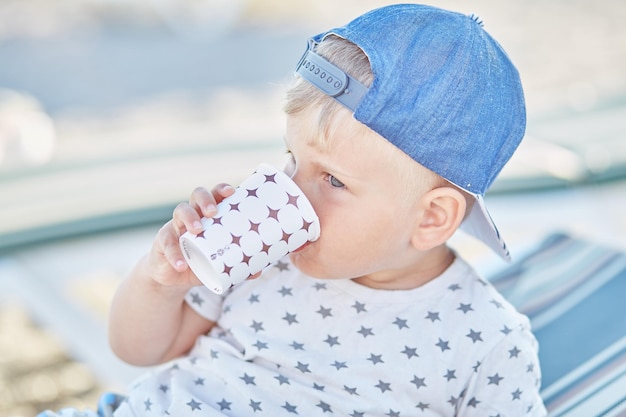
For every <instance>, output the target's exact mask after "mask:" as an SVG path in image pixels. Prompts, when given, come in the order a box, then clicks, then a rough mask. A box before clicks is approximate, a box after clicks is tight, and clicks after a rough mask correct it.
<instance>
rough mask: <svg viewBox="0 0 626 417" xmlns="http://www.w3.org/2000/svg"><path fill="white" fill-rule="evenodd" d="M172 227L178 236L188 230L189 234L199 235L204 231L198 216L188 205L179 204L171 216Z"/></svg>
mask: <svg viewBox="0 0 626 417" xmlns="http://www.w3.org/2000/svg"><path fill="white" fill-rule="evenodd" d="M172 226H173V228H174V230H175V231H176V233H177V234H178V236H180V235H182V234H183V233H185V232H186V231H187V230H189V231H190V232H191V233H196V234H197V233H200V232H201V231H202V230H204V228H203V226H202V222H201V221H200V214H198V212H197V211H196V209H194V208H193V207H192V206H190V205H189V204H188V203H180V204H179V205H177V206H176V208H175V209H174V213H173V214H172Z"/></svg>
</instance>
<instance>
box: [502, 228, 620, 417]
mask: <svg viewBox="0 0 626 417" xmlns="http://www.w3.org/2000/svg"><path fill="white" fill-rule="evenodd" d="M490 281H491V282H493V283H494V285H495V286H496V287H497V288H498V289H499V290H500V291H501V292H502V294H503V295H504V296H505V297H507V299H508V300H510V301H511V302H512V303H513V304H514V305H515V306H516V307H517V308H518V309H519V310H520V311H521V312H523V313H525V314H527V315H528V316H529V318H530V320H531V322H532V324H533V330H534V332H535V335H536V336H537V339H538V340H539V359H540V361H541V366H542V371H543V391H542V395H543V398H544V401H545V404H546V407H547V409H548V411H549V415H550V416H551V417H561V416H563V417H565V416H566V417H593V416H626V254H625V253H622V252H619V251H617V250H613V249H610V248H606V247H602V246H599V245H596V244H594V243H591V242H587V241H584V240H580V239H575V238H572V237H570V236H567V235H564V234H554V235H551V236H549V237H547V238H546V239H545V240H544V241H543V242H542V243H541V244H540V245H539V246H537V247H536V248H535V249H533V250H532V251H531V252H530V253H528V254H527V255H526V256H525V257H524V258H523V259H521V260H520V261H518V262H516V263H514V264H513V265H511V266H510V267H508V268H506V269H505V270H503V271H501V272H499V273H497V274H495V275H493V276H492V277H490Z"/></svg>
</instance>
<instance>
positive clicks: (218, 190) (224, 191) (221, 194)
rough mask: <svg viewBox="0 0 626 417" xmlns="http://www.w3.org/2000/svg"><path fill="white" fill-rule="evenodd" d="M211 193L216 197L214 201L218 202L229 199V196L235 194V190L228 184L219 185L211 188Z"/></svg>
mask: <svg viewBox="0 0 626 417" xmlns="http://www.w3.org/2000/svg"><path fill="white" fill-rule="evenodd" d="M211 192H212V193H213V195H214V196H216V197H215V198H216V200H217V201H218V202H220V201H222V200H223V199H225V198H226V197H230V196H231V195H233V193H234V192H235V189H234V188H233V187H232V186H231V185H229V184H226V183H221V184H217V185H216V186H215V187H213V189H212V190H211Z"/></svg>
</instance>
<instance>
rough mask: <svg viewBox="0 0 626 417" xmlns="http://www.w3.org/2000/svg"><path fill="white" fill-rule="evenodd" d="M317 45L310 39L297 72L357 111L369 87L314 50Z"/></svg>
mask: <svg viewBox="0 0 626 417" xmlns="http://www.w3.org/2000/svg"><path fill="white" fill-rule="evenodd" d="M316 45H317V43H316V42H315V41H314V40H313V39H309V43H308V45H307V50H306V51H305V52H304V55H302V58H300V62H298V66H297V67H296V73H297V74H299V75H300V76H301V77H302V78H304V79H305V80H307V81H308V82H310V83H311V84H313V85H314V86H316V87H317V88H319V89H320V90H321V91H322V92H324V93H325V94H327V95H329V96H331V97H334V98H335V99H336V100H337V101H339V102H340V103H341V104H343V105H344V106H346V107H347V108H349V109H350V110H352V112H354V111H356V108H357V106H358V104H359V102H360V101H361V99H362V98H363V96H364V95H365V93H367V90H368V88H367V87H366V86H364V85H363V84H361V83H360V82H359V81H357V80H356V79H354V78H352V77H351V76H349V75H348V74H346V73H345V72H343V71H342V70H341V69H339V68H338V67H336V66H335V65H333V64H331V63H330V62H328V61H327V60H326V59H324V58H322V57H321V56H320V55H318V54H316V53H315V52H313V48H314V47H315V46H316Z"/></svg>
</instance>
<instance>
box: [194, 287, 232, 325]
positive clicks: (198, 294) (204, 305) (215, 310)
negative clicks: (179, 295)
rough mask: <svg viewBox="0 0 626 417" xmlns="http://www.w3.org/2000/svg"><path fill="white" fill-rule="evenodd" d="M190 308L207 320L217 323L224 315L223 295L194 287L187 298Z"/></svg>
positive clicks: (205, 288)
mask: <svg viewBox="0 0 626 417" xmlns="http://www.w3.org/2000/svg"><path fill="white" fill-rule="evenodd" d="M185 301H186V302H187V304H189V306H190V307H191V308H192V309H193V310H195V311H196V313H198V314H200V315H201V316H202V317H204V318H205V319H207V320H211V321H217V320H218V319H219V317H220V316H221V314H222V302H223V298H222V296H221V295H218V294H215V293H214V292H212V291H211V290H209V289H208V288H207V287H204V286H199V287H193V288H192V289H190V290H189V292H188V293H187V295H186V296H185Z"/></svg>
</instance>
